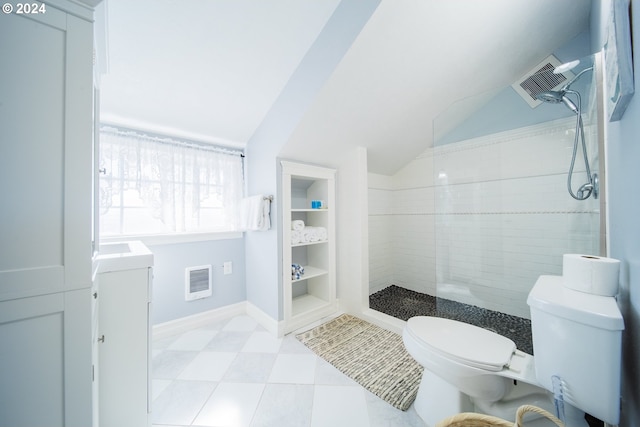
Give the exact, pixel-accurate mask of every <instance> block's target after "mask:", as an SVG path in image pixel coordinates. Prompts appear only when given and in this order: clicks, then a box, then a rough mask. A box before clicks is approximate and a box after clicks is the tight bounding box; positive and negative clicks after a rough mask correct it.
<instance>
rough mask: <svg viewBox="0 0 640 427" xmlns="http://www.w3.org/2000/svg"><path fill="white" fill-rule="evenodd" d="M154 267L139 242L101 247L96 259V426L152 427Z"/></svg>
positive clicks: (94, 291) (94, 334)
mask: <svg viewBox="0 0 640 427" xmlns="http://www.w3.org/2000/svg"><path fill="white" fill-rule="evenodd" d="M152 267H153V254H152V253H151V251H150V250H149V249H148V248H147V247H146V246H145V245H144V244H143V243H142V242H138V241H133V242H124V243H107V244H102V245H100V250H99V252H98V255H97V256H96V258H95V262H94V272H95V279H94V285H93V293H92V296H93V301H94V305H93V306H94V312H93V314H94V324H93V338H94V339H93V343H94V351H93V354H94V358H97V360H95V362H94V370H97V372H94V375H95V377H96V379H95V381H94V396H97V399H96V398H95V397H94V404H93V406H94V425H98V424H96V421H98V420H99V425H100V426H101V427H111V426H114V427H116V426H117V427H121V426H122V427H124V426H150V425H151V417H150V413H151V393H150V391H151V390H150V384H151V375H150V366H151V363H150V360H151V334H150V328H151V324H150V314H151V284H152V276H153V273H152Z"/></svg>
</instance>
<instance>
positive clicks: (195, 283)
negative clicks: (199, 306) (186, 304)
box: [184, 265, 212, 301]
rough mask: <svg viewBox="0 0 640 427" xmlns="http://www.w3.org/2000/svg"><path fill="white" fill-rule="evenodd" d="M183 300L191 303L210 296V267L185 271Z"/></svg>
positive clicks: (191, 268)
mask: <svg viewBox="0 0 640 427" xmlns="http://www.w3.org/2000/svg"><path fill="white" fill-rule="evenodd" d="M184 276H185V280H184V281H185V283H184V284H185V289H184V298H185V300H187V301H193V300H196V299H200V298H206V297H209V296H211V293H212V291H211V265H201V266H198V267H187V268H186V269H185V275H184Z"/></svg>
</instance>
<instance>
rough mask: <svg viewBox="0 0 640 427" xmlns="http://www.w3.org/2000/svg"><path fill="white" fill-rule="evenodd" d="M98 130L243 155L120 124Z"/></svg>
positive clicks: (234, 151)
mask: <svg viewBox="0 0 640 427" xmlns="http://www.w3.org/2000/svg"><path fill="white" fill-rule="evenodd" d="M100 132H105V133H111V134H115V135H119V136H130V137H136V138H141V139H146V140H148V141H153V142H158V143H161V144H168V145H175V146H179V147H189V148H195V149H198V150H205V151H214V152H217V153H222V154H229V155H233V156H240V157H242V158H244V157H245V155H244V152H243V151H242V150H238V149H233V148H229V147H224V146H221V145H215V144H209V143H206V142H198V141H193V140H187V139H182V138H181V139H175V138H171V137H168V136H165V135H161V134H154V133H151V132H146V131H141V130H137V129H131V128H126V127H122V126H114V125H109V124H100Z"/></svg>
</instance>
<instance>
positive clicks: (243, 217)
mask: <svg viewBox="0 0 640 427" xmlns="http://www.w3.org/2000/svg"><path fill="white" fill-rule="evenodd" d="M270 212H271V201H270V200H269V199H268V198H267V197H265V196H263V195H259V196H252V197H245V198H244V199H242V203H241V205H240V226H241V228H242V230H245V231H266V230H269V229H270V228H271V219H270V217H269V214H270Z"/></svg>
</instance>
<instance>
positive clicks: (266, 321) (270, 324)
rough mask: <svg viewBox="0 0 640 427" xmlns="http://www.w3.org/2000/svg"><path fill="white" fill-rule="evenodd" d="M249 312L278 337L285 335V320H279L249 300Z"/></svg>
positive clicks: (247, 307)
mask: <svg viewBox="0 0 640 427" xmlns="http://www.w3.org/2000/svg"><path fill="white" fill-rule="evenodd" d="M246 303H247V306H246V309H247V314H248V315H249V316H251V317H253V318H254V319H255V320H256V321H257V322H258V323H260V325H262V327H263V328H265V329H266V330H267V331H269V332H271V333H272V334H273V335H275V336H277V337H279V338H280V337H282V336H283V335H284V322H282V321H277V320H275V319H273V318H272V317H271V316H269V315H268V314H267V313H265V312H264V311H262V310H260V309H259V308H258V307H256V306H255V305H253V304H251V303H250V302H249V301H247V302H246Z"/></svg>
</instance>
